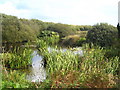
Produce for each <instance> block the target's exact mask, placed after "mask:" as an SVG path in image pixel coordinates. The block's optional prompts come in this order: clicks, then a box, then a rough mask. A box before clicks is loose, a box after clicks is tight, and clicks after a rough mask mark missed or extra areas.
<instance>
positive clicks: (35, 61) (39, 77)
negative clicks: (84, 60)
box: [26, 47, 83, 82]
mask: <svg viewBox="0 0 120 90" xmlns="http://www.w3.org/2000/svg"><path fill="white" fill-rule="evenodd" d="M68 50H69V49H66V48H63V49H62V51H61V52H63V53H64V52H66V51H68ZM48 51H49V53H52V51H58V52H59V51H60V50H57V49H55V48H52V47H48ZM69 51H71V52H73V54H75V55H76V54H78V55H80V56H83V51H82V48H81V47H79V48H74V49H72V50H69ZM32 56H33V58H32V67H29V71H30V72H29V73H27V76H26V79H27V80H29V81H31V82H43V81H44V80H45V79H46V77H47V73H46V70H45V67H44V64H45V63H44V61H43V56H41V55H40V54H38V50H34V52H33V53H32Z"/></svg>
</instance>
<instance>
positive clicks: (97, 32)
mask: <svg viewBox="0 0 120 90" xmlns="http://www.w3.org/2000/svg"><path fill="white" fill-rule="evenodd" d="M116 38H117V29H116V27H114V26H112V25H108V24H106V23H100V24H96V25H94V26H93V29H92V30H90V31H88V34H87V42H88V43H93V44H97V45H100V46H111V45H113V44H114V42H115V39H116Z"/></svg>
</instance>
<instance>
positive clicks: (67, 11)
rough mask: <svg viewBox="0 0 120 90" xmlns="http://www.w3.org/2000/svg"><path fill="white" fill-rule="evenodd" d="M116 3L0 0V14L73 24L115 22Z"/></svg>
mask: <svg viewBox="0 0 120 90" xmlns="http://www.w3.org/2000/svg"><path fill="white" fill-rule="evenodd" d="M118 2H119V0H0V13H4V14H7V15H14V16H17V17H18V18H26V19H39V20H42V21H46V22H55V23H63V24H72V25H94V24H97V23H108V24H111V25H114V26H116V25H117V23H118Z"/></svg>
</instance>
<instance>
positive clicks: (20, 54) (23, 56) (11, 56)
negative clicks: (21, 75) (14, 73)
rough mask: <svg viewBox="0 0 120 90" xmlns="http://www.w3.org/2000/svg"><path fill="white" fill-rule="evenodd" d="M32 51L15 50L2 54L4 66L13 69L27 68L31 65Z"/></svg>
mask: <svg viewBox="0 0 120 90" xmlns="http://www.w3.org/2000/svg"><path fill="white" fill-rule="evenodd" d="M31 53H32V50H31V49H27V48H24V49H22V50H21V49H20V48H15V49H14V50H13V51H11V52H6V53H2V54H1V58H2V64H3V66H5V67H7V68H11V69H19V68H26V67H27V65H30V64H31V58H32V56H31Z"/></svg>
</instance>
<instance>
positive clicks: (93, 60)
mask: <svg viewBox="0 0 120 90" xmlns="http://www.w3.org/2000/svg"><path fill="white" fill-rule="evenodd" d="M37 45H38V49H39V50H40V53H41V55H43V56H44V60H46V62H47V65H46V70H47V73H48V76H47V79H46V80H45V81H44V82H40V83H31V82H28V81H26V80H25V74H21V73H19V72H17V71H15V70H14V71H12V70H10V71H7V72H6V71H5V70H4V69H3V70H4V71H3V73H4V75H3V82H2V84H3V88H5V87H8V88H117V85H118V83H117V81H118V74H117V73H116V71H117V70H118V65H119V63H118V60H119V57H118V56H114V57H109V58H108V57H106V49H104V48H101V47H98V46H91V47H89V45H84V46H83V48H82V49H83V51H84V55H83V56H82V57H80V56H79V55H74V54H73V53H72V52H71V51H69V50H68V51H66V52H62V48H58V47H57V46H56V47H54V48H55V49H54V50H53V51H52V52H49V51H48V49H47V48H48V44H47V43H46V42H45V41H44V40H39V41H38V44H37ZM28 51H29V50H24V53H25V54H26V55H27V52H28ZM24 53H22V54H20V55H22V56H21V57H24ZM6 54H7V55H8V56H7V55H6V57H11V53H6ZM9 54H10V56H9ZM29 54H30V53H29ZM15 55H16V56H15ZM20 55H18V54H14V57H16V58H17V57H18V56H19V57H20ZM26 55H25V56H26ZM28 56H29V55H28ZM6 57H4V58H3V59H4V61H5V60H8V58H6ZM16 58H12V59H11V58H9V60H10V61H11V62H12V61H13V62H12V63H13V65H15V64H17V62H15V61H16ZM24 59H25V58H20V61H22V62H23V60H24ZM25 60H28V58H27V59H25ZM22 64H23V65H24V63H22ZM22 64H21V65H22ZM10 65H11V63H10ZM11 67H12V66H11ZM14 68H15V67H14ZM7 80H8V81H9V82H7Z"/></svg>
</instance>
